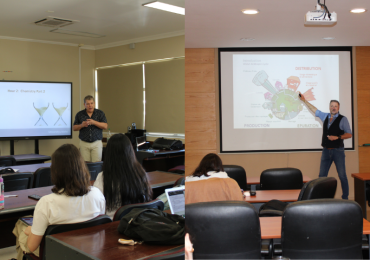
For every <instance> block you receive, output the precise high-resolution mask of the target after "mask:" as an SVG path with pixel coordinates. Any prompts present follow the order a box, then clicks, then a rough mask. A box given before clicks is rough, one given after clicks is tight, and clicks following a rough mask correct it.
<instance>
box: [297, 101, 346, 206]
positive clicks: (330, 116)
mask: <svg viewBox="0 0 370 260" xmlns="http://www.w3.org/2000/svg"><path fill="white" fill-rule="evenodd" d="M300 99H301V100H302V101H303V102H304V103H305V104H306V106H307V107H308V108H309V109H310V110H311V111H312V112H313V113H315V116H317V117H319V118H320V119H321V121H322V122H323V133H322V141H321V146H322V147H323V150H322V155H321V163H320V174H319V177H326V176H328V172H329V169H330V166H331V164H332V163H333V161H334V164H335V166H336V167H337V171H338V176H339V179H340V182H341V185H342V191H343V195H342V199H348V192H349V187H348V180H347V174H346V164H345V155H344V143H343V140H344V139H348V138H351V137H352V132H351V127H350V125H349V122H348V119H347V117H345V116H342V115H341V114H339V107H340V105H339V101H337V100H331V101H330V106H329V109H330V113H323V112H321V111H320V110H318V109H317V108H316V107H315V106H313V105H312V104H311V103H309V102H308V101H307V100H306V99H305V97H304V96H303V95H302V94H300Z"/></svg>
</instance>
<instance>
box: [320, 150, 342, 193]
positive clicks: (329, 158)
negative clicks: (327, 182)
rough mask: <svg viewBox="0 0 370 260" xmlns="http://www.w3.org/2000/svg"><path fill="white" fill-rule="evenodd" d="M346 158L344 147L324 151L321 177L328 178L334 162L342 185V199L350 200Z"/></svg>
mask: <svg viewBox="0 0 370 260" xmlns="http://www.w3.org/2000/svg"><path fill="white" fill-rule="evenodd" d="M345 158H346V156H345V155H344V147H341V148H334V149H326V148H324V149H323V150H322V155H321V164H320V174H319V177H327V176H328V173H329V169H330V166H331V164H332V163H333V161H334V164H335V167H337V172H338V176H339V179H340V182H341V185H342V191H343V195H342V199H346V200H348V193H349V186H348V180H347V174H346V162H345Z"/></svg>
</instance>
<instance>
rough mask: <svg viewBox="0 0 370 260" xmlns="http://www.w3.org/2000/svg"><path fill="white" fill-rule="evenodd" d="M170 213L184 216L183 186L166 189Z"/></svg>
mask: <svg viewBox="0 0 370 260" xmlns="http://www.w3.org/2000/svg"><path fill="white" fill-rule="evenodd" d="M166 195H167V199H168V204H169V205H170V209H171V213H172V214H176V215H180V216H183V217H185V186H182V187H175V188H170V189H166Z"/></svg>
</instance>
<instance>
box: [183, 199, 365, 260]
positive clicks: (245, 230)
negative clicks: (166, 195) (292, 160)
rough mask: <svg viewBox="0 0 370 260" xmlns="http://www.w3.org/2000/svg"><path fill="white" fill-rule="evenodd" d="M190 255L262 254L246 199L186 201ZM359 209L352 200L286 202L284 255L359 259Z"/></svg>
mask: <svg viewBox="0 0 370 260" xmlns="http://www.w3.org/2000/svg"><path fill="white" fill-rule="evenodd" d="M185 207H186V225H187V229H188V231H189V233H190V236H191V240H192V243H193V246H194V259H260V258H261V230H260V222H259V216H258V213H257V211H256V210H255V208H254V207H253V206H252V205H251V204H249V203H247V202H239V201H223V202H206V203H194V204H187V205H186V206H185ZM362 229H363V220H362V210H361V207H360V206H359V205H358V204H357V203H356V202H354V201H347V200H337V199H320V200H309V201H299V202H294V203H291V204H289V205H288V206H287V207H286V209H285V210H284V213H283V217H282V231H281V243H282V244H281V247H282V255H283V256H284V257H288V258H291V259H314V258H315V259H317V258H320V259H344V258H346V259H362Z"/></svg>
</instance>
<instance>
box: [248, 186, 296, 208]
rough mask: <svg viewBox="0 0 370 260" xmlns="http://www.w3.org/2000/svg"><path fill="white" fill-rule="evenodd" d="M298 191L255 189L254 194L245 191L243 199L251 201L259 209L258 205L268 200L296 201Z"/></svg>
mask: <svg viewBox="0 0 370 260" xmlns="http://www.w3.org/2000/svg"><path fill="white" fill-rule="evenodd" d="M300 192H301V190H256V196H250V195H248V194H249V191H245V192H244V195H246V196H245V197H244V201H246V202H249V203H251V204H252V205H253V206H254V208H255V209H256V210H257V211H259V209H260V207H261V206H262V205H263V204H264V203H266V202H269V201H270V200H280V201H284V202H294V201H297V200H298V197H299V193H300Z"/></svg>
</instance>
